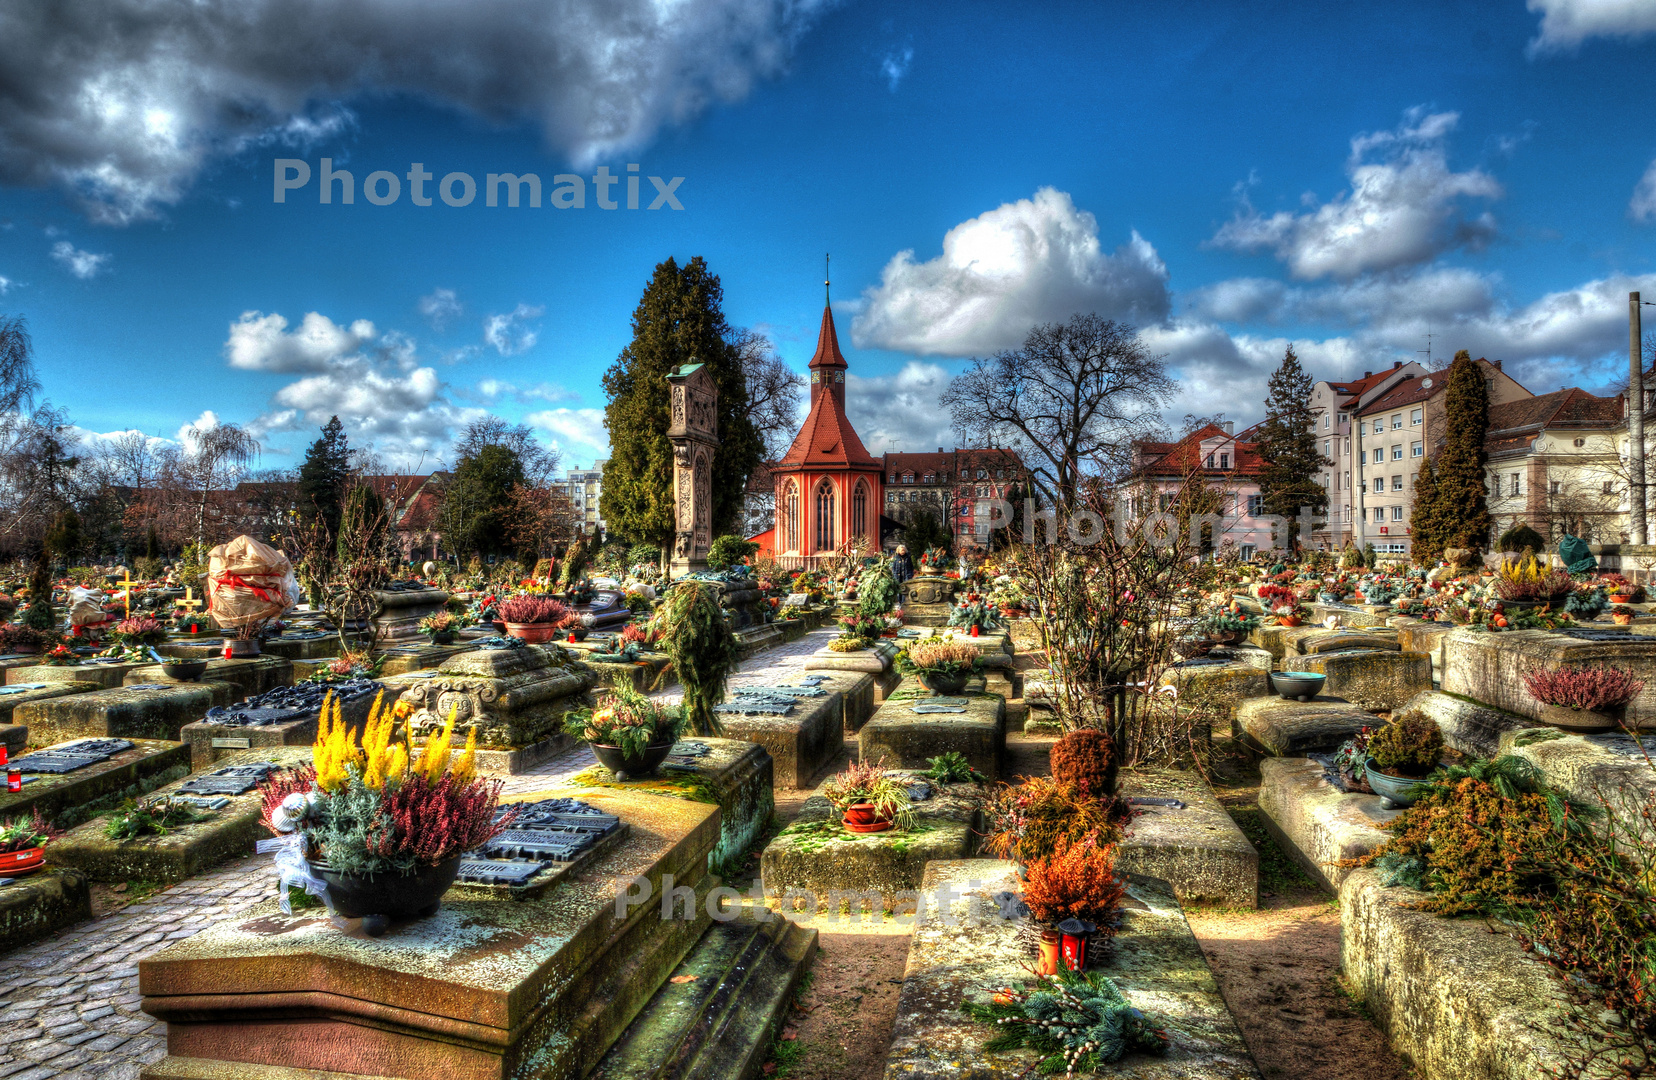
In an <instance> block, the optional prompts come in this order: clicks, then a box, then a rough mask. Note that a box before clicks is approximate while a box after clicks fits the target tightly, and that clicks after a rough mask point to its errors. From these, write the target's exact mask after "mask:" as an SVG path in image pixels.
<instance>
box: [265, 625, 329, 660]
mask: <svg viewBox="0 0 1656 1080" xmlns="http://www.w3.org/2000/svg"><path fill="white" fill-rule="evenodd" d="M260 648H261V649H262V651H263V652H264V655H266V656H275V657H280V658H282V659H284V660H322V659H325V658H327V657H330V656H338V655H339V650H340V644H339V635H338V634H336V633H334V632H333V631H331V630H326V631H314V632H304V631H293V630H289V631H288V632H287V633H285V634H283V635H282V636H281V637H277V638H266V639H265V641H264V643H263V644H262V645H261V646H260Z"/></svg>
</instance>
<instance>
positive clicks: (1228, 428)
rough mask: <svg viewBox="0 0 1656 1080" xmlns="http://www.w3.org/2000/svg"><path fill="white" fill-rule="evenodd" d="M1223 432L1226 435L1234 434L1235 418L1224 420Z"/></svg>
mask: <svg viewBox="0 0 1656 1080" xmlns="http://www.w3.org/2000/svg"><path fill="white" fill-rule="evenodd" d="M1225 434H1226V435H1235V434H1236V421H1235V420H1226V421H1225Z"/></svg>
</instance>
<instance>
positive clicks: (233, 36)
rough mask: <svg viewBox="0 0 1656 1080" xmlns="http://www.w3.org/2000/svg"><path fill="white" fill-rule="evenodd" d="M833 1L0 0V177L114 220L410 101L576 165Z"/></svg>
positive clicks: (725, 87) (754, 75)
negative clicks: (243, 159)
mask: <svg viewBox="0 0 1656 1080" xmlns="http://www.w3.org/2000/svg"><path fill="white" fill-rule="evenodd" d="M831 3H832V0H683V2H679V3H669V4H663V3H656V2H653V0H552V2H550V3H542V4H537V3H528V2H524V0H430V2H427V3H421V4H412V5H410V4H402V3H396V2H393V0H341V2H339V3H330V4H314V3H308V2H305V0H196V2H185V0H163V2H160V3H156V2H152V0H56V2H54V3H49V4H33V3H25V4H7V5H4V6H0V70H3V71H5V72H6V76H7V77H6V79H5V80H4V82H3V83H0V182H5V183H11V184H35V185H40V184H56V185H60V186H62V187H64V188H66V189H68V190H69V191H71V192H73V193H74V194H75V195H76V196H78V197H79V199H80V200H81V201H82V202H83V204H84V205H85V206H86V208H87V209H88V211H89V212H90V213H91V215H92V216H93V217H94V218H96V219H98V220H100V221H105V222H110V223H115V224H124V223H127V222H131V221H134V220H139V219H142V218H146V217H152V216H154V215H155V214H156V213H157V212H158V209H159V208H160V207H163V206H166V205H168V204H172V203H176V202H177V201H178V200H179V199H180V198H182V196H183V194H184V193H185V191H186V190H188V188H189V185H190V183H191V181H192V180H193V179H194V178H195V176H196V175H197V174H198V173H199V172H200V171H201V170H202V168H203V167H204V166H205V165H206V164H207V163H208V162H209V161H210V160H211V159H212V158H214V157H215V156H219V155H224V154H233V153H236V152H239V151H241V150H243V149H245V148H247V147H248V146H251V145H255V144H261V143H269V142H274V141H280V142H285V143H289V144H293V145H304V144H307V143H309V142H311V141H314V140H317V139H324V138H329V137H332V136H333V135H334V134H336V133H337V132H339V131H340V130H342V129H343V128H344V127H345V126H346V125H348V123H349V122H350V115H349V113H348V112H347V111H346V110H345V108H344V107H343V103H345V102H348V101H349V100H351V99H353V98H356V97H360V96H367V95H369V94H397V93H405V94H410V95H414V96H418V97H421V98H423V99H425V100H428V101H432V102H436V103H439V104H442V105H446V106H450V107H452V108H455V109H457V110H459V111H461V112H464V113H466V114H469V115H472V116H476V117H480V118H482V119H483V120H485V121H488V122H491V123H497V124H509V123H519V122H528V123H532V124H535V125H537V126H538V127H539V128H540V129H541V131H542V133H543V134H544V136H545V139H546V141H547V143H548V144H549V145H550V146H551V147H552V148H553V149H554V150H556V151H558V152H560V153H562V154H564V155H565V156H567V157H568V158H569V159H570V160H572V161H573V162H574V163H575V164H577V165H578V166H581V167H585V166H587V165H589V164H591V163H593V162H595V161H596V160H598V159H600V158H602V157H604V156H606V155H612V154H616V153H620V152H624V151H626V150H629V149H633V148H636V147H639V146H642V145H645V144H646V143H648V142H649V141H650V139H651V138H652V137H653V136H654V135H655V134H656V133H657V132H658V131H659V130H661V129H662V128H663V127H664V126H667V125H670V124H679V123H683V122H685V121H688V120H691V119H693V118H694V117H696V116H697V115H699V114H701V113H702V112H703V111H705V110H706V109H707V107H708V106H709V105H710V104H711V103H713V102H715V101H737V100H740V99H741V98H743V97H744V96H745V95H746V94H747V93H748V92H749V90H750V89H751V88H752V86H753V85H754V84H755V82H757V81H758V80H761V79H766V78H771V77H775V76H777V75H779V74H780V73H781V72H782V71H783V70H784V68H785V67H786V65H787V62H788V59H789V57H790V55H791V53H792V51H793V47H794V45H795V44H796V43H797V41H798V40H799V39H800V37H801V36H802V35H803V34H804V33H805V32H806V31H807V30H808V29H809V27H810V25H811V24H812V22H813V21H814V19H815V18H816V16H817V15H818V14H819V13H820V12H821V11H822V10H824V9H825V8H827V7H828V6H830V5H831Z"/></svg>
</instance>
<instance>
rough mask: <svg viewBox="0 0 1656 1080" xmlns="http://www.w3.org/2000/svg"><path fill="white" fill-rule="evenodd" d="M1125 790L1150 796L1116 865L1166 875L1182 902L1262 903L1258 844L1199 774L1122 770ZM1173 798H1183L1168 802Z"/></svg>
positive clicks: (1138, 812) (1150, 874)
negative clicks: (1175, 802) (1243, 829)
mask: <svg viewBox="0 0 1656 1080" xmlns="http://www.w3.org/2000/svg"><path fill="white" fill-rule="evenodd" d="M1121 794H1122V795H1124V796H1127V797H1128V798H1132V799H1140V800H1144V802H1141V803H1139V804H1138V805H1136V806H1135V807H1134V810H1135V813H1134V816H1133V821H1132V824H1130V825H1129V826H1128V827H1127V835H1126V836H1125V837H1124V838H1123V839H1122V841H1121V845H1120V847H1119V848H1117V855H1116V866H1117V868H1118V869H1120V870H1122V871H1124V872H1127V873H1132V874H1142V875H1144V876H1145V877H1153V878H1160V879H1161V880H1163V881H1166V882H1167V883H1168V884H1169V885H1170V886H1171V887H1172V889H1173V892H1174V895H1176V896H1177V897H1178V898H1179V902H1180V903H1182V904H1191V903H1197V904H1218V905H1221V906H1223V907H1241V908H1253V907H1258V906H1259V852H1257V851H1255V850H1254V846H1253V845H1252V844H1250V843H1249V842H1248V838H1247V837H1246V836H1244V835H1243V834H1242V830H1241V829H1240V828H1239V827H1238V826H1237V824H1236V822H1235V820H1233V819H1232V818H1231V816H1230V815H1229V814H1227V813H1226V812H1225V808H1224V807H1223V806H1222V805H1220V802H1219V800H1218V799H1217V798H1215V797H1214V794H1213V789H1212V788H1210V787H1208V783H1207V781H1206V780H1203V779H1202V777H1201V774H1199V773H1195V772H1186V771H1183V770H1179V769H1138V770H1133V771H1130V772H1123V773H1122V774H1121ZM1167 801H1177V802H1180V803H1183V804H1184V805H1183V806H1171V805H1165V802H1167ZM1157 803H1161V805H1157Z"/></svg>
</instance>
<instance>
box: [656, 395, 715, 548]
mask: <svg viewBox="0 0 1656 1080" xmlns="http://www.w3.org/2000/svg"><path fill="white" fill-rule="evenodd" d="M667 383H668V385H669V386H670V387H671V388H672V389H671V393H672V410H673V412H672V423H671V424H670V425H669V426H668V428H667V438H668V440H669V441H670V442H671V443H672V444H673V561H672V564H671V573H672V576H673V577H678V576H680V575H682V574H688V573H692V572H694V571H697V570H706V569H707V551H708V549H709V548H711V547H712V546H713V454H714V451H716V450H717V449H718V448H719V388H718V387H717V386H716V385H714V382H713V376H712V375H711V374H709V372H708V370H707V367H706V365H703V364H686V365H684V366H682V367H679V368H675V369H674V371H673V373H672V374H671V375H669V376H667Z"/></svg>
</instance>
